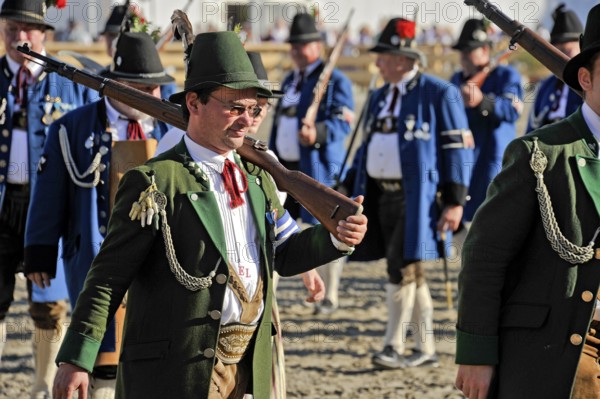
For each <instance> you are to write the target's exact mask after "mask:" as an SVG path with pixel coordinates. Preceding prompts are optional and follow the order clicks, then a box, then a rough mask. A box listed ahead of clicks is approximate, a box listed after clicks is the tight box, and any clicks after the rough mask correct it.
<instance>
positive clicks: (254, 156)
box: [17, 45, 362, 237]
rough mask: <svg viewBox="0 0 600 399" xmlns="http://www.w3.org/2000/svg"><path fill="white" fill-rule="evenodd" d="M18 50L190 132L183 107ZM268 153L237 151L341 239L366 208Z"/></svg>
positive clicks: (258, 148) (252, 145)
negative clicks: (343, 223) (340, 232)
mask: <svg viewBox="0 0 600 399" xmlns="http://www.w3.org/2000/svg"><path fill="white" fill-rule="evenodd" d="M17 50H19V51H20V52H22V53H23V54H25V55H28V56H30V57H33V58H37V59H39V60H41V61H43V62H44V63H45V65H44V69H45V70H46V71H48V72H55V73H57V74H59V75H61V76H64V77H65V78H67V79H69V80H71V81H73V82H75V83H79V84H81V85H82V86H85V87H88V88H90V89H93V90H97V91H98V93H99V94H100V95H101V96H107V97H110V98H113V99H115V100H117V101H120V102H122V103H123V104H126V105H128V106H130V107H133V108H135V109H137V110H140V111H142V112H144V113H146V114H148V115H150V116H152V117H153V118H156V119H159V120H161V121H163V122H165V123H168V124H170V125H172V126H175V127H177V128H179V129H181V130H184V131H185V130H186V129H187V125H186V123H185V121H184V120H183V116H182V114H181V108H180V106H179V105H176V104H173V103H171V102H169V101H167V100H161V99H159V98H156V97H154V96H152V95H150V94H147V93H145V92H143V91H140V90H137V89H134V88H132V87H130V86H127V85H124V84H122V83H119V82H117V81H115V80H112V79H108V78H104V77H102V76H98V75H95V74H92V73H89V72H86V71H81V70H78V69H77V68H75V67H74V66H72V65H68V64H66V63H64V62H60V61H57V60H55V59H53V58H49V57H46V56H43V55H41V54H39V53H36V52H34V51H31V50H30V49H29V47H28V46H27V45H25V46H19V47H18V48H17ZM266 150H267V146H266V144H264V143H262V142H261V141H258V140H255V139H253V138H251V137H248V136H246V137H245V139H244V145H243V146H242V147H240V148H238V149H237V150H236V151H237V152H238V154H240V156H241V157H242V158H244V159H246V160H247V161H249V162H252V163H253V164H255V165H257V166H259V167H261V168H263V169H265V170H266V171H267V172H269V173H270V174H271V175H272V176H273V179H275V183H276V184H277V186H278V187H279V188H280V189H282V190H283V191H286V192H288V193H289V194H290V195H291V196H292V197H294V198H295V199H296V200H298V201H299V202H300V204H302V206H304V207H305V208H306V209H307V210H308V211H309V212H310V213H311V214H312V215H313V216H314V217H316V218H317V220H318V221H319V222H321V224H323V226H324V227H325V228H326V229H327V230H328V231H329V232H330V233H332V234H333V235H334V236H336V237H337V231H336V228H337V225H338V222H339V221H340V220H344V219H346V218H347V217H348V216H352V215H360V214H361V213H362V205H360V204H358V203H357V202H355V201H353V200H352V199H350V198H348V197H346V196H344V195H342V194H340V193H338V192H337V191H335V190H333V189H331V188H329V187H327V186H325V185H323V184H321V183H319V182H317V181H316V180H314V179H312V178H311V177H309V176H307V175H306V174H304V173H302V172H299V171H290V170H288V169H286V168H285V167H284V166H283V165H281V164H280V163H279V162H277V161H276V160H275V159H274V158H273V157H272V156H271V155H269V154H267V152H266Z"/></svg>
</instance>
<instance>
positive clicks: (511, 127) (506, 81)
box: [451, 65, 523, 221]
mask: <svg viewBox="0 0 600 399" xmlns="http://www.w3.org/2000/svg"><path fill="white" fill-rule="evenodd" d="M451 82H452V83H454V84H455V85H457V86H460V85H462V84H464V80H463V77H462V73H461V72H458V73H456V74H454V76H452V79H451ZM481 91H482V92H483V95H484V98H483V102H482V103H481V104H480V105H479V106H477V107H475V108H468V109H467V110H466V112H467V118H468V120H469V128H470V129H471V132H472V133H473V138H474V140H475V165H474V167H473V170H472V173H473V177H472V178H471V184H470V187H469V200H468V201H467V205H466V206H465V213H464V216H463V218H464V220H466V221H471V220H472V219H473V215H474V214H475V211H476V210H477V208H479V205H481V203H482V202H483V200H484V199H485V195H486V192H487V188H488V186H489V184H490V182H491V181H492V179H493V178H494V177H495V176H496V175H497V174H498V172H500V169H501V168H502V155H503V154H504V150H505V149H506V146H507V145H508V143H510V142H511V141H512V140H513V139H514V138H515V137H516V134H517V133H516V121H517V119H518V118H519V111H518V109H519V108H522V101H523V88H522V87H521V76H520V75H519V73H518V72H517V70H516V69H514V68H513V67H510V66H505V65H499V66H497V67H496V68H494V69H493V70H492V71H491V72H490V74H489V75H488V77H487V78H486V79H485V81H484V82H483V85H482V86H481Z"/></svg>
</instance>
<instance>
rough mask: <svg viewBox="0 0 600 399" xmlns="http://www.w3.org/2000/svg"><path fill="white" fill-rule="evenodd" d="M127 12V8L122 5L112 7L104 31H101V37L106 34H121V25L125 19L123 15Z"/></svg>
mask: <svg viewBox="0 0 600 399" xmlns="http://www.w3.org/2000/svg"><path fill="white" fill-rule="evenodd" d="M126 11H127V6H124V5H116V6H114V7H113V9H112V11H111V13H110V17H108V20H107V21H106V25H105V26H104V30H103V31H102V33H101V34H102V35H105V34H107V33H117V34H118V33H119V32H121V25H122V24H123V19H124V18H125V13H126Z"/></svg>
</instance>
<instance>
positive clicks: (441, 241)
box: [438, 231, 454, 310]
mask: <svg viewBox="0 0 600 399" xmlns="http://www.w3.org/2000/svg"><path fill="white" fill-rule="evenodd" d="M438 249H439V252H440V255H442V260H443V262H444V283H445V284H446V305H448V310H452V308H454V304H453V302H452V283H451V282H450V277H449V276H448V256H447V255H446V232H445V231H442V232H441V233H439V235H438Z"/></svg>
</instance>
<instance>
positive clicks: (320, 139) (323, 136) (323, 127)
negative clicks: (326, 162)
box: [314, 122, 327, 148]
mask: <svg viewBox="0 0 600 399" xmlns="http://www.w3.org/2000/svg"><path fill="white" fill-rule="evenodd" d="M315 129H317V139H316V141H315V144H314V146H315V148H321V146H322V145H323V144H325V143H327V124H326V123H325V122H317V123H315Z"/></svg>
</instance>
